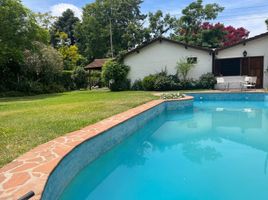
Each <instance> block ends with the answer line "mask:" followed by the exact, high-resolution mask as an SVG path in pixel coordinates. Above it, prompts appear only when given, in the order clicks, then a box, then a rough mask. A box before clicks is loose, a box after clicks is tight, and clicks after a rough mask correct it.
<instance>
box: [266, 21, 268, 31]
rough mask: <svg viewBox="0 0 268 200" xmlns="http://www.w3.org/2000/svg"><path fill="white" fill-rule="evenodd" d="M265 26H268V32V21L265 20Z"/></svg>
mask: <svg viewBox="0 0 268 200" xmlns="http://www.w3.org/2000/svg"><path fill="white" fill-rule="evenodd" d="M265 24H266V26H267V30H268V19H266V20H265Z"/></svg>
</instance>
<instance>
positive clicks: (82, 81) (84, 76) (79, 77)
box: [72, 67, 88, 89]
mask: <svg viewBox="0 0 268 200" xmlns="http://www.w3.org/2000/svg"><path fill="white" fill-rule="evenodd" d="M72 79H73V81H74V84H75V87H76V89H81V88H87V86H88V72H87V71H86V70H85V69H84V68H83V67H77V68H75V70H74V71H73V74H72Z"/></svg>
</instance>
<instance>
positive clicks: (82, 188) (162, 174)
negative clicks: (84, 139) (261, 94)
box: [60, 101, 268, 200]
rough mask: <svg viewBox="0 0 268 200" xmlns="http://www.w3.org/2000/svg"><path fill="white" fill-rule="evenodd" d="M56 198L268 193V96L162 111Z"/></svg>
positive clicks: (224, 197)
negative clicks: (259, 99)
mask: <svg viewBox="0 0 268 200" xmlns="http://www.w3.org/2000/svg"><path fill="white" fill-rule="evenodd" d="M60 199H61V200H67V199H72V200H73V199H79V200H80V199H81V200H82V199H87V200H93V199H94V200H145V199H146V200H147V199H150V200H151V199H152V200H163V199H165V200H173V199H174V200H179V199H180V200H267V199H268V102H265V101H196V102H194V106H193V107H192V108H187V109H184V110H180V111H165V112H163V113H162V114H161V115H159V116H157V117H155V118H154V119H153V120H151V121H150V122H149V123H147V124H146V125H145V126H144V127H143V128H142V129H140V130H138V131H137V132H135V133H134V134H133V135H132V136H130V137H129V138H127V139H126V140H125V141H124V142H122V143H120V144H119V145H117V146H116V147H115V148H113V149H112V150H110V151H108V152H107V153H105V154H104V155H102V156H100V157H99V158H98V159H97V160H95V161H94V162H92V163H91V164H89V165H88V166H87V167H85V168H84V169H83V170H82V171H81V172H80V173H79V174H78V175H77V176H76V177H75V178H74V179H73V180H72V182H71V183H70V184H69V185H68V186H67V187H66V188H65V190H64V192H63V193H62V195H61V197H60Z"/></svg>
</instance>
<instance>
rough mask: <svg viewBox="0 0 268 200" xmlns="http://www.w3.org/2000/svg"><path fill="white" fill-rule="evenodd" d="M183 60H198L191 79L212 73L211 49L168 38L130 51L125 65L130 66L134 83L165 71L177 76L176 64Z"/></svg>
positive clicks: (130, 76) (130, 75)
mask: <svg viewBox="0 0 268 200" xmlns="http://www.w3.org/2000/svg"><path fill="white" fill-rule="evenodd" d="M182 58H191V59H196V62H197V64H196V66H195V68H194V69H193V70H192V71H191V72H190V74H189V77H191V78H194V79H197V78H199V77H200V76H201V75H202V74H204V73H207V72H212V61H213V59H212V51H211V50H210V49H206V48H201V47H196V46H191V45H186V44H184V43H181V42H177V41H174V40H170V39H166V38H156V39H154V40H152V41H151V42H149V43H146V44H144V45H141V46H139V47H137V48H136V49H134V50H132V51H129V52H128V53H127V54H126V55H125V57H124V64H126V65H128V66H130V72H129V79H130V80H131V82H132V83H133V82H134V81H135V80H138V79H142V78H144V77H145V76H148V75H150V74H155V73H158V72H161V71H162V70H165V69H166V70H167V72H168V73H169V74H176V64H177V62H178V61H179V60H180V59H182Z"/></svg>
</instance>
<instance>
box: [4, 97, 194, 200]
mask: <svg viewBox="0 0 268 200" xmlns="http://www.w3.org/2000/svg"><path fill="white" fill-rule="evenodd" d="M192 99H193V97H189V96H187V97H184V98H182V99H179V100H177V101H185V100H192ZM165 101H170V100H153V101H150V102H148V103H146V104H143V105H140V106H138V107H136V108H132V109H130V110H128V111H126V112H123V113H120V114H117V115H114V116H112V117H109V118H107V119H104V120H102V121H100V122H97V123H96V124H93V125H90V126H87V127H85V128H83V129H80V130H78V131H74V132H71V133H68V134H66V135H64V136H61V137H58V138H56V139H54V140H51V141H50V142H47V143H45V144H42V145H39V146H38V147H36V148H34V149H32V150H30V151H29V152H27V153H25V154H23V155H22V156H20V157H19V158H17V159H15V160H14V161H12V162H11V163H9V164H7V165H6V166H4V167H3V168H1V169H0V200H8V199H18V198H19V197H21V196H22V195H24V194H26V193H27V192H29V191H31V190H32V191H34V192H35V194H36V195H35V196H34V197H33V198H32V199H36V200H39V199H40V198H41V194H42V192H43V189H44V187H45V184H46V181H47V179H48V177H49V174H50V173H51V172H52V171H53V169H54V168H55V167H56V166H57V164H58V163H59V162H60V161H61V159H62V158H63V157H64V156H66V155H67V154H68V153H69V152H70V151H72V150H73V149H74V148H75V147H76V146H78V145H79V144H81V143H83V142H85V141H86V140H89V139H92V138H93V137H95V136H97V135H99V134H101V133H103V132H104V131H107V130H108V129H110V128H112V127H114V126H116V125H118V124H120V123H122V122H124V121H126V120H128V119H130V118H132V117H135V116H136V115H138V114H140V113H142V112H144V111H146V110H149V109H151V108H153V107H155V106H157V105H159V104H161V103H163V102H165Z"/></svg>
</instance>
